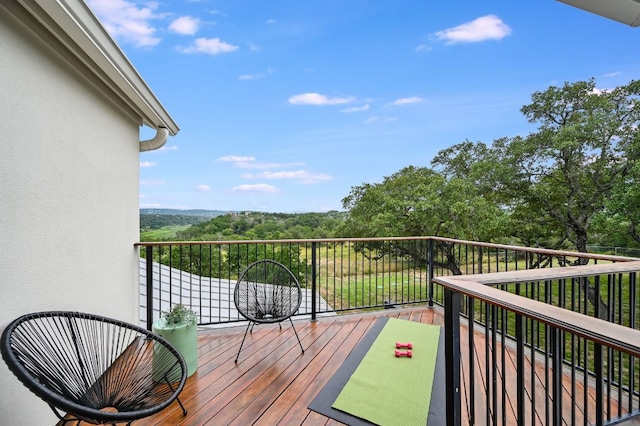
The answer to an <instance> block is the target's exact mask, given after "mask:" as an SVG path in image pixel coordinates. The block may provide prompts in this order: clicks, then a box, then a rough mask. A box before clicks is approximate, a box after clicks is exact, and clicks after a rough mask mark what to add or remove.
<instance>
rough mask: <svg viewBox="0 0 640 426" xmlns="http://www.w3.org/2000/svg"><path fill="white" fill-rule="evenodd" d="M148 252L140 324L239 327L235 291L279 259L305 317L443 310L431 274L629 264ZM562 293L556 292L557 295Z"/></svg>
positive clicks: (312, 245)
mask: <svg viewBox="0 0 640 426" xmlns="http://www.w3.org/2000/svg"><path fill="white" fill-rule="evenodd" d="M137 246H138V247H139V249H140V255H141V268H140V269H141V275H142V281H143V284H142V286H141V294H142V295H143V298H142V306H141V312H142V315H141V321H142V322H143V323H146V325H147V327H150V324H151V323H152V322H153V320H154V319H157V318H158V317H159V316H160V312H161V311H163V310H167V309H168V308H169V307H170V306H172V305H174V304H176V303H183V304H185V305H187V306H189V307H191V308H192V309H194V310H195V311H197V312H198V314H199V323H200V324H201V325H207V324H222V323H230V322H235V321H241V320H243V318H241V317H240V316H239V315H238V314H237V312H236V311H235V306H234V304H233V297H232V295H233V288H234V286H235V281H236V280H237V278H238V276H239V275H240V273H241V272H242V270H243V269H244V268H245V267H246V266H247V265H248V264H249V263H251V262H253V261H255V260H258V259H264V258H268V259H273V260H277V261H279V262H281V263H283V264H284V265H286V266H287V267H288V268H289V269H291V271H292V272H293V273H294V274H295V275H296V276H297V277H298V280H299V281H300V283H301V285H302V287H303V289H304V294H303V303H302V306H301V309H300V311H299V313H298V315H309V316H311V317H312V318H313V319H315V318H316V316H317V315H319V314H335V313H342V312H348V311H356V310H366V309H379V308H390V307H393V306H398V305H411V304H425V303H426V304H429V305H433V304H439V305H442V304H443V303H444V293H443V290H442V287H441V286H434V284H433V282H432V278H433V277H439V276H451V275H467V274H485V273H494V272H504V271H520V270H527V269H538V268H545V269H549V268H555V267H563V266H566V265H571V264H593V263H597V262H618V261H628V260H632V259H633V258H623V257H616V256H610V255H597V254H587V253H576V252H563V251H553V250H544V249H535V248H526V247H517V246H508V245H499V244H489V243H478V242H471V241H461V240H453V239H447V238H436V237H412V238H370V239H365V238H355V239H316V240H268V241H212V242H199V241H198V242H193V241H189V242H163V243H160V242H154V243H138V244H137ZM554 290H555V289H554ZM528 291H530V297H531V298H534V299H537V300H545V297H546V298H547V300H546V301H548V302H552V301H555V300H556V299H557V298H556V297H555V296H554V297H551V293H550V291H544V289H541V288H540V287H539V286H538V287H532V288H530V289H529V290H528Z"/></svg>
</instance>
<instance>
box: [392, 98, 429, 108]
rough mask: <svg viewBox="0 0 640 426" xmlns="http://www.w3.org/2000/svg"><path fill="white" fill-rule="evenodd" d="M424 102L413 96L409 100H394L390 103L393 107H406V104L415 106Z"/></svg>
mask: <svg viewBox="0 0 640 426" xmlns="http://www.w3.org/2000/svg"><path fill="white" fill-rule="evenodd" d="M422 101H424V99H422V98H419V97H417V96H413V97H410V98H400V99H396V100H395V101H393V102H391V105H393V106H401V105H408V104H416V103H419V102H422Z"/></svg>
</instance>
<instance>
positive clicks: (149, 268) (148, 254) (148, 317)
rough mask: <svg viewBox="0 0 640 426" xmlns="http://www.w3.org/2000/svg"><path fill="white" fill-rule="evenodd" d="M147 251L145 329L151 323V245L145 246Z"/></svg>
mask: <svg viewBox="0 0 640 426" xmlns="http://www.w3.org/2000/svg"><path fill="white" fill-rule="evenodd" d="M146 253H147V261H146V268H147V330H149V331H151V326H152V325H153V246H147V247H146Z"/></svg>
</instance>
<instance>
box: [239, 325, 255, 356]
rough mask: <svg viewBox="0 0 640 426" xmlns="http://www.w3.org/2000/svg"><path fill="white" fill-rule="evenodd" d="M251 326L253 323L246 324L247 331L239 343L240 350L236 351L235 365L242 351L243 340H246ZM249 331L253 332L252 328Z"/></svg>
mask: <svg viewBox="0 0 640 426" xmlns="http://www.w3.org/2000/svg"><path fill="white" fill-rule="evenodd" d="M252 325H253V323H252V322H251V321H249V324H247V329H246V330H245V331H244V337H243V338H242V343H240V348H239V349H238V355H236V364H237V363H238V358H239V357H240V351H241V350H242V345H244V339H246V338H247V333H248V332H249V327H251V326H252ZM251 329H252V330H253V327H251Z"/></svg>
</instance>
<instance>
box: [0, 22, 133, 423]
mask: <svg viewBox="0 0 640 426" xmlns="http://www.w3.org/2000/svg"><path fill="white" fill-rule="evenodd" d="M0 52H1V53H2V58H1V59H0V99H1V100H0V242H2V243H1V244H0V289H1V291H2V296H1V297H0V330H2V329H4V327H5V326H6V325H7V324H8V323H9V322H10V321H11V320H12V319H14V318H16V317H18V316H20V315H21V314H24V313H27V312H34V311H40V310H79V311H86V312H93V313H98V314H102V315H106V316H110V317H115V318H119V319H122V320H125V321H129V322H137V319H138V306H139V301H138V290H139V288H138V283H137V280H138V256H137V252H136V250H135V249H134V246H133V244H134V243H135V242H136V241H137V239H138V236H139V225H138V217H139V214H138V206H139V200H138V197H139V195H138V173H139V156H138V140H139V136H138V126H137V124H136V123H135V122H134V120H133V119H132V118H131V117H129V116H128V115H127V114H125V113H124V112H123V111H122V110H121V109H120V108H119V107H118V106H117V105H116V103H115V102H113V101H111V100H109V98H108V97H106V96H105V95H104V94H101V93H100V91H98V90H96V88H95V87H94V86H93V85H92V84H91V83H89V82H88V81H87V79H86V78H84V77H82V76H81V75H80V74H78V73H77V72H75V71H74V68H73V67H72V66H70V65H69V64H68V63H66V62H65V61H64V60H62V59H60V58H58V57H57V56H56V54H55V53H54V52H53V51H52V50H51V49H49V48H47V46H46V45H45V44H44V43H42V42H41V41H40V40H39V39H37V38H36V37H33V36H32V35H31V34H30V33H29V32H28V31H26V30H25V29H23V28H22V27H21V26H20V25H19V24H17V23H15V22H14V21H12V20H11V18H8V17H7V16H3V15H2V14H0ZM0 384H2V392H0V419H1V420H0V423H1V424H25V425H52V424H55V417H54V416H53V413H52V412H51V410H50V409H49V407H48V406H47V405H46V404H45V403H44V402H42V401H40V400H39V399H37V398H36V397H35V396H32V394H31V393H30V392H29V391H27V390H26V388H25V387H24V386H22V385H21V384H20V383H19V382H18V380H17V379H16V378H15V377H14V376H13V375H12V374H11V373H10V372H9V370H8V369H7V367H6V365H5V364H4V362H0Z"/></svg>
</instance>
